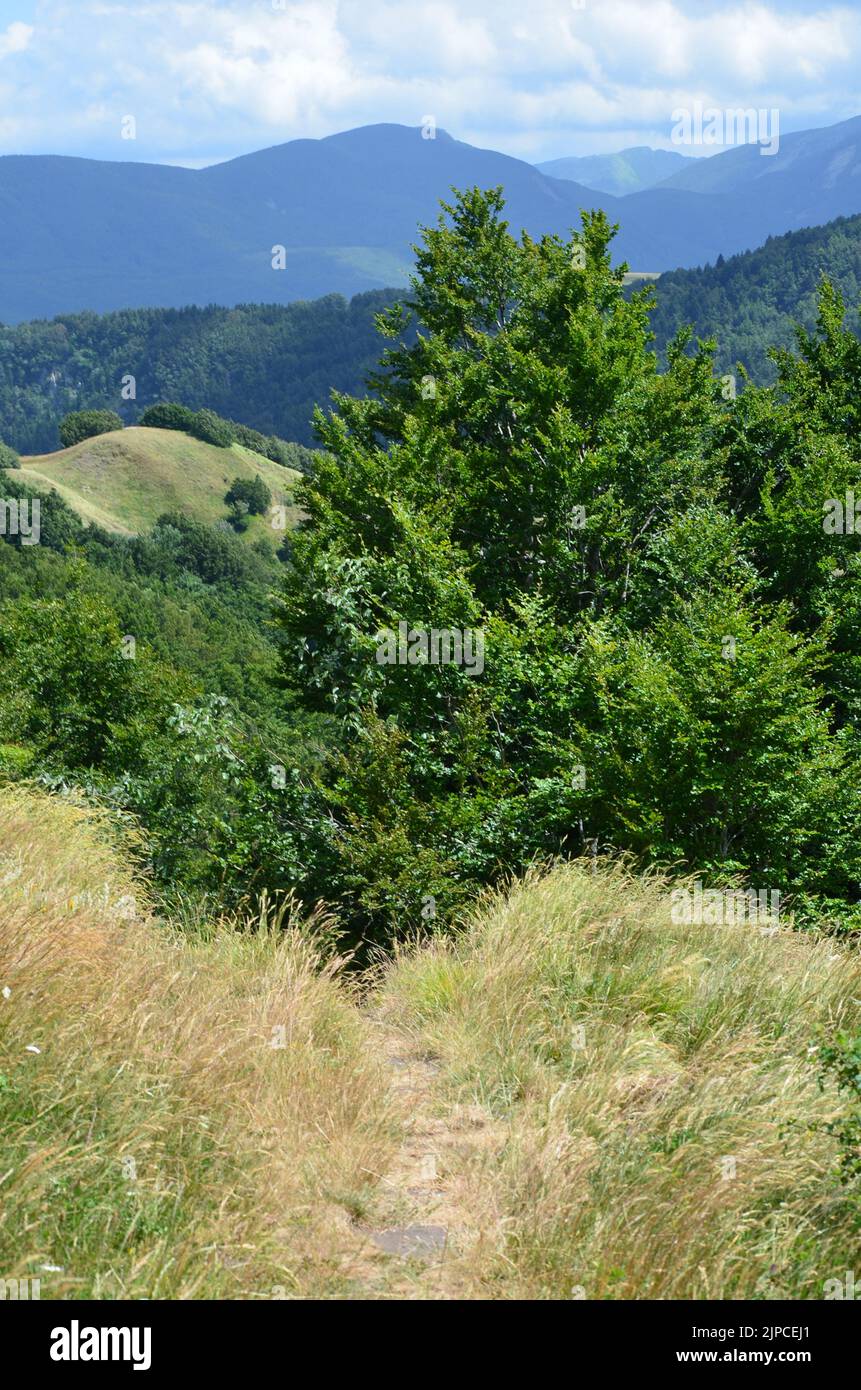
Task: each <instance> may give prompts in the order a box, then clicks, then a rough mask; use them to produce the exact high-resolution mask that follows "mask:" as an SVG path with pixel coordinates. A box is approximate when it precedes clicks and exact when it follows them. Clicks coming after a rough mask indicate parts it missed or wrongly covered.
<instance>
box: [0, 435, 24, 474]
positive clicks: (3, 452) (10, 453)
mask: <svg viewBox="0 0 861 1390" xmlns="http://www.w3.org/2000/svg"><path fill="white" fill-rule="evenodd" d="M20 467H21V459H20V458H19V456H18V454H17V453H16V452H15V450H14V449H13V448H12V447H11V445H9V444H4V443H3V441H2V440H0V468H20Z"/></svg>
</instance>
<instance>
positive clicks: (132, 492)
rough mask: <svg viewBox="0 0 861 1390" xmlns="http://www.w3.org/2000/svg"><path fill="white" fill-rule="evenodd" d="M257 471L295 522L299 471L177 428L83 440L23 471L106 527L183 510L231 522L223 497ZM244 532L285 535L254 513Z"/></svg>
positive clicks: (144, 522) (146, 522)
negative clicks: (236, 482) (236, 481)
mask: <svg viewBox="0 0 861 1390" xmlns="http://www.w3.org/2000/svg"><path fill="white" fill-rule="evenodd" d="M255 474H259V475H260V477H261V478H262V479H263V481H264V482H265V484H266V486H267V487H268V488H269V490H270V492H271V494H272V502H273V505H276V504H277V505H283V506H285V507H287V509H288V510H287V525H288V528H289V526H290V525H291V524H292V522H293V520H294V519H295V510H294V509H293V507H292V484H293V483H294V481H295V479H296V477H297V475H296V474H295V473H293V472H292V471H291V470H289V469H285V468H282V467H281V465H280V464H277V463H272V462H270V460H269V459H265V458H262V457H261V456H260V455H259V454H255V453H253V452H252V451H251V450H250V449H246V448H244V447H243V446H242V445H240V444H232V445H231V446H230V447H229V448H227V449H219V448H216V447H215V445H213V444H205V443H203V441H202V440H199V439H193V438H192V437H191V436H190V435H187V434H182V433H181V432H179V431H178V430H160V429H144V428H140V427H131V428H129V429H125V430H117V431H114V432H113V433H111V434H102V435H99V436H97V437H96V438H95V439H85V440H83V441H82V443H80V444H75V445H73V446H72V448H70V449H62V450H60V451H59V452H57V453H55V454H41V455H38V456H33V457H29V458H24V459H23V460H22V467H21V470H20V476H21V478H22V479H24V480H25V481H28V482H31V483H33V484H34V486H38V487H44V486H45V485H46V484H48V485H50V486H51V487H54V488H56V489H57V491H58V492H59V493H60V495H61V496H62V497H63V498H64V499H65V500H66V501H67V502H68V504H69V506H71V507H72V508H73V509H74V510H75V511H76V512H77V513H78V514H79V516H81V517H83V519H84V520H85V521H87V522H95V523H97V524H98V525H100V526H102V527H104V528H105V529H106V530H108V531H113V532H117V533H119V534H125V535H129V534H134V533H137V532H140V531H145V530H148V529H149V528H150V527H151V526H152V525H153V524H154V523H155V521H156V520H157V519H158V517H159V516H161V515H162V513H164V512H169V511H180V512H183V513H185V514H186V515H187V516H190V517H193V518H194V519H195V520H197V521H201V522H204V523H206V524H208V525H212V524H214V523H215V522H217V521H222V520H226V519H227V516H228V512H229V509H228V507H227V506H226V504H225V502H224V494H225V493H226V492H227V490H228V488H229V487H230V484H231V482H232V481H233V479H234V478H237V477H241V478H249V479H250V478H254V476H255ZM243 535H244V536H245V537H246V538H247V539H248V540H249V541H254V540H259V539H261V538H264V537H265V538H268V539H271V541H272V544H273V545H277V544H278V543H279V540H280V538H281V532H279V531H277V530H273V529H272V526H271V517H252V518H251V521H250V524H249V527H248V530H247V531H245V532H244V533H243Z"/></svg>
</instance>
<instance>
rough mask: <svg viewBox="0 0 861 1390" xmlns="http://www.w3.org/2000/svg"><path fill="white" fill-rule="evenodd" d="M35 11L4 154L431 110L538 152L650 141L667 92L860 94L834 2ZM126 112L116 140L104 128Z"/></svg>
mask: <svg viewBox="0 0 861 1390" xmlns="http://www.w3.org/2000/svg"><path fill="white" fill-rule="evenodd" d="M6 3H9V0H6ZM11 3H12V4H13V5H14V3H15V0H11ZM37 13H38V19H37V21H36V25H35V27H33V26H30V25H28V24H26V23H22V22H15V23H12V24H10V25H9V27H8V28H7V29H6V31H5V33H2V34H0V57H3V56H4V55H5V54H11V53H15V54H17V55H18V56H17V58H16V60H15V63H14V65H5V66H4V81H5V82H6V84H7V86H11V79H12V75H13V73H14V81H15V87H14V92H13V98H14V99H13V101H12V103H11V105H10V104H9V102H8V101H7V102H5V103H4V123H3V125H2V126H0V139H2V148H3V150H4V151H8V150H10V149H11V148H19V149H24V148H34V149H35V148H39V149H59V150H60V151H61V152H67V153H68V152H74V153H98V154H100V155H105V154H110V153H116V154H118V157H121V158H128V157H130V156H136V157H138V158H147V159H165V160H170V161H180V160H183V159H185V160H187V161H188V162H189V163H200V162H201V161H202V160H205V158H206V156H207V154H211V155H212V156H213V157H215V156H216V155H224V154H225V153H238V152H240V151H241V150H247V149H253V148H255V147H259V146H261V145H264V144H272V143H276V142H278V141H281V140H288V139H294V138H297V137H302V136H312V137H313V136H321V135H326V134H330V133H332V132H334V131H337V130H343V129H347V128H349V127H351V126H356V125H362V124H366V123H370V122H375V121H386V120H388V121H399V122H403V123H405V124H410V125H418V124H419V123H420V121H421V120H422V117H423V116H424V115H425V114H433V115H434V116H435V117H436V119H437V122H438V123H439V125H441V126H442V127H444V128H445V129H447V130H449V131H450V132H451V133H452V134H454V135H456V136H460V137H461V138H465V139H474V140H476V142H478V143H481V144H484V145H489V146H495V147H497V148H500V149H503V150H509V151H511V152H512V153H519V154H521V155H522V156H523V157H527V158H536V159H537V158H548V157H551V156H552V155H555V154H562V153H566V152H570V153H584V152H588V151H589V150H591V149H607V148H613V147H614V146H616V147H618V145H619V144H621V143H630V142H631V141H632V140H633V141H634V142H636V143H652V144H663V145H665V146H668V145H669V143H670V142H669V136H670V130H671V126H672V112H673V110H674V108H676V107H677V106H681V105H686V104H687V105H691V104H692V103H693V102H694V101H696V100H700V101H702V102H703V103H704V104H705V105H713V106H717V107H719V108H722V107H728V106H732V107H735V106H750V105H755V106H767V107H771V106H779V107H780V109H781V127H782V129H783V130H784V131H787V130H789V129H791V128H792V127H793V125H794V126H795V128H800V127H801V126H803V125H805V124H825V123H827V122H828V121H829V120H839V119H843V118H844V117H846V116H848V115H851V114H855V113H856V112H857V111H858V110H859V109H861V91H859V81H858V77H857V74H858V73H859V71H861V14H859V12H858V11H857V10H856V9H855V8H854V7H852V8H850V7H849V6H847V5H846V4H841V3H839V0H837V2H836V3H835V2H833V0H821V3H819V4H817V3H816V0H804V3H803V4H802V0H758V3H753V4H750V3H745V2H744V0H735V3H733V0H730V3H729V4H726V3H717V0H600V3H599V0H587V6H586V8H585V9H583V10H580V9H576V8H575V7H574V6H573V5H572V4H571V3H570V0H529V3H528V4H526V3H524V0H494V3H490V0H413V3H409V4H407V3H404V0H284V3H283V6H282V5H281V4H280V3H278V4H276V3H274V0H206V2H204V0H135V3H132V2H131V0H75V3H71V2H70V0H42V3H41V5H40V6H39V9H38V12H37ZM126 114H134V115H135V117H136V120H137V124H138V141H137V144H136V146H135V147H134V148H130V142H127V143H126V145H125V146H124V147H122V148H120V147H119V146H118V145H117V142H118V140H119V130H120V121H121V120H122V117H123V116H124V115H126ZM16 140H17V141H18V144H17V146H15V145H13V143H12V142H13V141H16Z"/></svg>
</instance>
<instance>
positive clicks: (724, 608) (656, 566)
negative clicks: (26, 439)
mask: <svg viewBox="0 0 861 1390" xmlns="http://www.w3.org/2000/svg"><path fill="white" fill-rule="evenodd" d="M502 213H503V204H502V199H501V195H500V194H499V193H498V192H492V193H489V194H481V193H479V192H478V191H473V192H470V193H467V194H464V195H460V196H459V199H458V201H457V203H456V204H455V205H454V206H453V207H451V208H450V209H449V210H448V215H447V217H446V218H443V219H441V221H440V224H439V225H438V226H437V227H435V228H431V229H428V230H426V232H425V238H424V242H423V245H422V247H421V248H420V252H419V259H418V273H417V277H416V280H415V283H414V287H413V292H412V296H411V298H410V299H408V300H407V302H406V303H405V304H404V305H403V306H399V307H393V308H392V309H390V310H388V311H387V312H386V314H385V315H384V317H383V320H382V323H383V327H384V330H385V333H386V334H387V335H388V339H389V341H390V344H391V346H390V347H389V348H388V350H387V351H386V353H385V354H384V356H383V360H382V362H381V364H380V367H379V369H378V371H377V372H376V374H375V375H374V377H373V378H372V381H371V385H372V387H373V393H372V394H371V395H368V396H365V397H361V398H359V397H353V396H348V395H340V396H337V397H336V398H335V402H334V410H333V412H331V413H328V414H324V413H323V412H318V415H317V429H318V433H319V437H320V441H321V442H322V444H323V445H324V446H325V452H324V453H321V454H319V455H317V456H315V460H314V465H313V471H312V473H311V475H310V476H309V477H307V478H305V479H304V481H303V482H302V483H301V484H300V492H299V500H300V502H301V505H302V508H303V510H304V516H305V519H304V521H303V522H302V524H301V526H300V527H299V529H298V531H297V532H294V533H293V535H292V536H291V537H290V538H288V541H287V543H286V545H285V546H284V548H283V550H282V554H281V559H280V560H278V561H276V560H274V559H272V558H269V559H267V558H266V557H264V556H263V555H262V554H260V555H257V554H255V553H252V554H251V555H247V554H243V553H242V552H241V551H240V549H239V548H238V546H239V543H238V542H237V541H236V540H235V538H233V537H231V536H230V535H228V534H226V533H225V532H224V531H223V530H213V531H210V530H208V529H207V528H206V527H202V526H199V525H197V524H195V523H190V522H188V521H187V520H183V519H182V518H179V517H175V516H174V517H165V518H163V519H162V521H161V522H160V523H159V525H158V526H157V527H156V529H155V531H154V532H153V533H152V534H151V535H147V536H142V537H140V538H137V539H110V538H108V537H106V536H104V535H102V534H100V533H99V532H97V531H95V530H92V529H91V530H89V531H85V530H84V529H83V528H82V527H81V526H80V524H79V523H77V522H76V520H75V518H74V517H73V516H72V514H71V513H69V512H68V510H67V509H66V508H64V506H63V504H62V503H61V502H60V500H59V499H58V498H57V497H56V496H55V495H52V496H50V497H46V498H44V499H43V501H42V512H43V524H42V544H41V546H39V547H28V546H26V545H25V544H22V543H21V537H20V536H14V535H9V536H7V537H6V540H7V544H6V545H4V546H0V562H2V576H0V578H2V593H3V604H2V613H0V619H2V621H0V655H2V661H0V710H2V719H3V727H2V730H0V737H2V739H3V749H2V758H3V763H4V766H5V767H6V769H7V771H8V772H9V773H10V775H20V774H22V773H23V774H26V775H28V776H34V775H35V776H37V777H41V778H42V779H43V780H45V781H47V782H48V784H49V785H52V786H56V785H65V784H68V783H72V782H73V783H76V784H81V783H83V784H84V785H85V786H86V787H87V788H88V789H89V792H90V794H91V795H93V796H94V797H96V798H97V799H101V800H104V801H106V802H107V803H108V804H109V805H111V806H113V807H114V808H116V809H118V810H120V811H121V812H123V813H127V814H132V815H134V816H135V817H137V818H138V819H139V820H140V822H141V824H142V826H143V829H144V832H145V834H146V836H147V843H148V850H147V854H148V864H149V868H150V871H151V873H152V874H153V875H154V881H155V882H156V883H157V884H158V885H160V888H161V891H162V892H164V893H165V894H168V895H173V896H176V895H177V894H181V895H182V897H183V900H184V901H186V902H193V901H197V900H203V899H208V900H211V899H212V897H213V896H214V897H215V899H216V901H217V902H219V903H220V904H222V905H224V904H228V905H229V904H232V903H236V902H238V901H240V900H241V899H242V898H243V897H245V896H247V895H248V894H252V895H253V894H255V893H257V892H259V891H261V890H263V889H267V890H269V891H274V892H279V891H292V892H294V893H295V894H297V895H298V896H299V898H300V899H301V900H302V901H304V902H306V903H313V902H316V901H317V900H319V899H325V900H326V901H327V902H328V903H330V904H332V905H334V906H335V907H336V908H337V911H338V913H339V915H340V918H341V921H342V924H343V926H344V928H345V929H346V930H348V931H349V932H350V933H351V935H352V937H353V939H354V940H360V939H373V940H378V941H379V940H383V941H387V940H389V939H390V938H391V936H392V935H393V934H400V933H404V932H407V933H408V932H411V931H413V930H415V929H416V928H421V927H422V926H423V925H425V924H426V923H427V922H428V921H429V920H438V921H445V920H447V919H449V918H451V917H453V916H454V915H456V914H457V913H458V912H459V911H460V910H461V909H462V908H463V906H464V905H465V904H466V903H468V902H469V901H470V900H471V899H472V898H473V897H474V895H475V893H476V892H477V891H478V890H480V889H481V888H482V887H483V886H485V885H488V884H492V883H494V882H497V881H499V880H500V879H503V878H505V877H506V876H507V875H508V874H510V873H512V872H516V871H519V870H521V869H522V868H523V867H524V866H526V865H528V864H530V863H532V862H533V861H535V860H536V859H539V860H542V859H547V858H550V857H553V856H559V855H561V856H563V857H569V856H581V855H587V856H589V855H593V854H598V853H604V852H605V851H612V852H615V851H624V852H626V853H627V854H629V855H630V856H632V857H633V859H634V861H635V862H636V863H637V864H639V865H645V864H649V863H660V864H664V865H670V864H671V865H675V866H678V867H684V868H687V869H691V870H696V871H697V872H699V873H700V874H701V875H702V877H703V880H704V881H705V882H707V883H708V882H712V883H715V884H718V885H720V884H725V883H727V882H735V881H737V880H740V881H743V882H747V883H749V884H751V885H752V886H753V887H755V888H763V887H767V888H769V889H770V890H772V891H779V892H780V893H781V895H782V897H783V901H784V902H786V903H787V904H791V906H792V909H793V910H794V911H795V913H796V920H797V921H798V922H800V923H802V924H803V923H805V922H811V923H812V922H814V921H815V922H817V923H820V924H825V925H826V926H830V927H831V928H832V929H834V930H848V929H854V928H855V926H856V924H857V922H858V920H859V918H861V911H860V910H859V906H858V904H859V897H861V889H859V884H861V773H859V768H861V757H859V753H861V748H859V739H858V732H857V727H858V718H859V714H861V639H859V635H858V634H859V624H858V622H857V621H856V614H857V612H858V608H859V602H861V583H859V574H861V558H859V552H858V540H857V538H856V535H855V532H854V528H853V524H852V523H853V522H854V510H853V504H852V502H851V495H852V490H853V489H854V488H855V486H856V482H857V479H858V470H859V462H861V453H859V451H861V444H859V440H861V430H859V423H861V421H859V412H861V406H859V401H861V389H859V388H861V343H859V341H858V339H857V338H856V337H855V336H854V335H853V334H852V333H851V332H850V331H849V330H848V329H847V328H846V326H845V317H846V314H845V305H844V303H843V302H842V300H841V298H840V296H839V294H838V293H837V292H836V291H835V290H834V289H833V288H832V287H831V286H830V285H829V284H827V283H826V284H825V286H824V287H823V289H822V291H821V294H820V299H819V307H818V313H817V322H816V326H815V328H814V330H813V331H812V332H807V331H804V330H800V331H799V333H798V337H797V342H796V346H795V349H794V351H787V350H784V351H782V352H779V353H777V354H776V357H775V368H776V371H777V373H778V382H777V385H776V386H774V387H767V388H765V387H757V386H753V385H750V384H747V385H745V384H744V383H741V387H742V389H740V391H739V393H738V395H737V397H736V398H734V399H727V398H726V392H725V391H724V390H723V388H722V383H721V380H720V377H719V376H718V375H717V374H716V372H715V367H714V362H713V359H712V354H711V353H710V351H709V350H708V349H707V348H705V347H698V348H697V347H693V346H692V345H691V342H690V339H689V337H688V336H687V335H685V334H682V335H680V336H679V338H678V339H677V341H676V342H674V343H673V344H671V345H670V347H669V349H668V366H667V370H666V371H665V372H659V370H658V366H657V362H656V358H655V355H654V353H653V351H652V347H651V341H650V337H649V312H650V303H651V296H652V293H653V291H652V290H650V289H646V290H644V291H642V292H639V293H637V294H635V295H634V296H633V297H630V298H629V297H628V296H626V294H625V292H624V290H623V284H622V274H621V272H620V271H618V270H614V269H613V268H612V265H611V259H610V245H611V240H612V232H611V229H610V227H609V226H608V224H607V221H606V219H605V218H604V217H603V215H600V214H598V215H588V216H585V217H584V220H583V227H582V231H580V232H578V233H577V234H575V236H574V237H573V238H572V239H571V240H569V241H563V240H561V239H559V238H556V237H548V238H544V239H543V240H542V241H540V242H533V241H531V240H529V239H528V238H525V239H524V240H522V241H518V240H516V239H514V238H513V237H512V235H511V234H510V233H509V231H508V229H507V226H506V224H505V222H504V221H503V218H502ZM464 267H465V268H466V269H464ZM416 324H419V325H420V326H421V327H420V333H419V336H418V337H417V338H416V336H415V327H416ZM5 477H6V479H7V482H6V492H7V495H8V496H15V495H18V494H20V495H21V496H22V497H25V496H26V495H27V494H28V489H27V488H26V487H25V485H24V484H23V483H22V482H20V481H19V482H18V483H16V482H15V474H14V473H13V472H7V473H6V475H5ZM30 495H32V494H30ZM847 497H849V498H850V500H848V501H847V506H848V507H849V514H848V521H847V520H846V518H842V522H841V524H840V525H838V524H837V523H836V521H835V518H837V517H838V513H839V514H840V517H842V508H843V504H844V500H846V499H847ZM273 592H274V593H275V594H276V595H277V597H276V601H275V607H274V610H273V609H270V598H269V595H270V593H273ZM441 633H443V634H448V635H449V636H451V635H452V634H454V635H455V638H456V641H455V642H454V645H453V646H451V645H450V646H449V649H448V657H446V656H443V655H441V648H440V647H439V636H440V634H441ZM129 634H131V635H134V637H135V639H136V650H135V656H134V659H133V660H129V659H127V653H126V652H125V649H124V642H123V639H124V637H127V636H128V635H129ZM434 634H436V636H434ZM434 642H436V643H437V646H436V648H435V647H434ZM452 652H453V653H454V655H453V656H452ZM458 654H459V655H458ZM467 654H469V657H467ZM479 657H480V660H479V659H478V658H479Z"/></svg>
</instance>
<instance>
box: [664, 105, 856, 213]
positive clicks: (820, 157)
mask: <svg viewBox="0 0 861 1390" xmlns="http://www.w3.org/2000/svg"><path fill="white" fill-rule="evenodd" d="M859 181H861V116H853V117H852V118H851V120H848V121H841V122H840V124H839V125H832V126H824V127H822V128H821V129H819V130H802V131H796V132H795V133H794V134H792V135H781V137H780V142H779V147H778V151H777V153H776V154H774V155H769V154H763V153H762V152H761V150H760V147H759V146H758V145H739V146H738V147H737V148H735V149H731V150H725V151H724V152H723V153H722V154H718V155H714V156H712V157H711V158H709V159H694V160H690V161H687V162H686V163H685V164H684V166H683V167H682V168H681V169H679V170H678V171H676V172H675V173H673V174H671V175H670V176H669V178H667V179H665V180H664V181H663V183H662V185H661V187H662V188H675V189H687V190H688V191H689V192H692V193H738V192H744V193H746V194H748V195H758V196H761V197H762V198H773V197H777V198H780V199H784V198H785V197H786V192H787V190H788V189H789V188H793V189H794V190H795V191H796V196H798V195H801V196H802V197H803V196H804V194H805V193H806V194H809V195H810V194H812V195H813V196H815V197H829V196H830V197H832V198H840V197H841V196H843V195H845V193H846V190H847V189H853V190H855V191H857V189H858V187H859ZM852 210H853V211H855V212H858V211H861V208H853V209H852ZM845 211H846V210H845V209H841V210H840V214H843V213H844V212H845ZM840 214H838V215H840ZM823 220H824V219H823V218H819V221H823Z"/></svg>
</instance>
